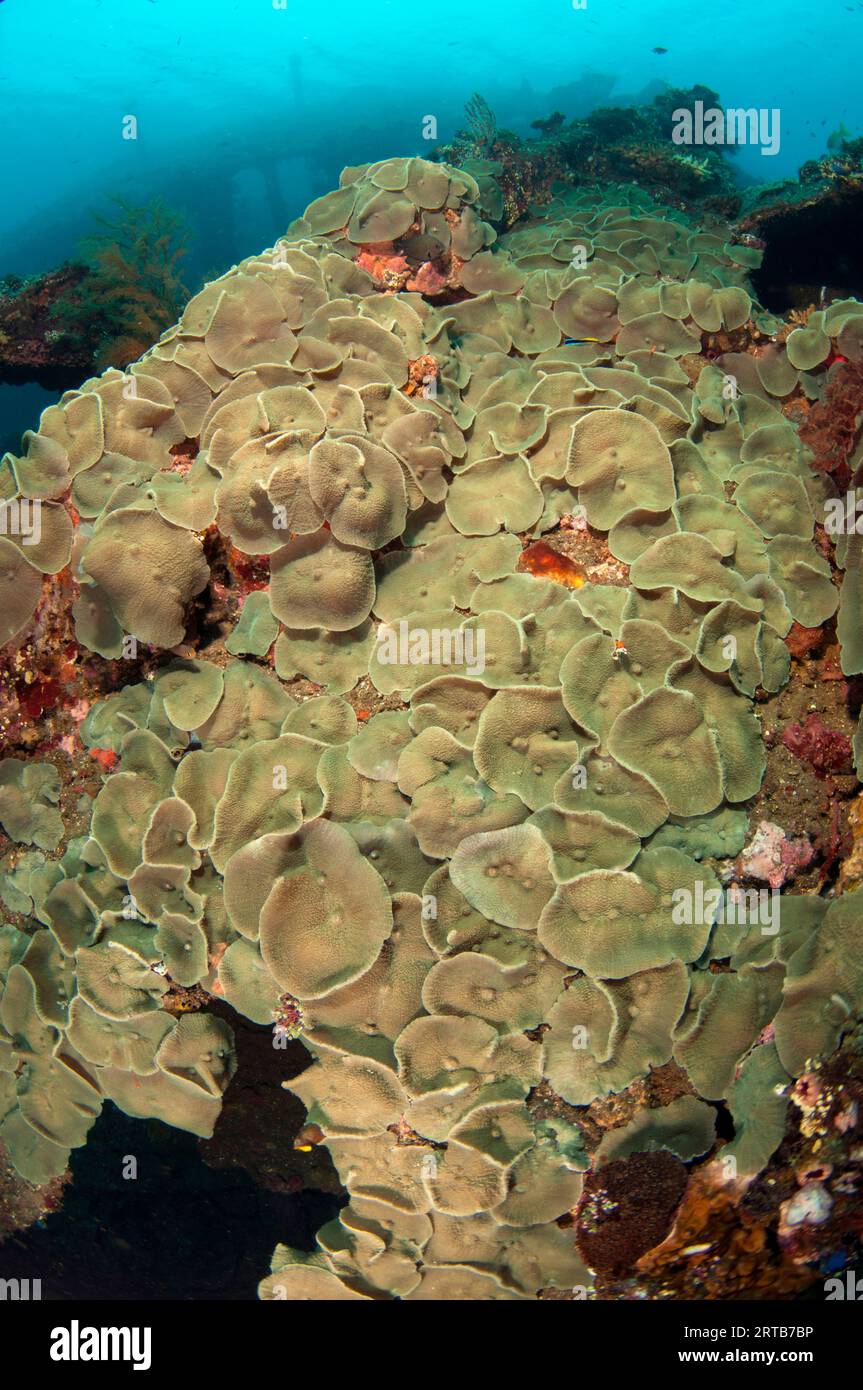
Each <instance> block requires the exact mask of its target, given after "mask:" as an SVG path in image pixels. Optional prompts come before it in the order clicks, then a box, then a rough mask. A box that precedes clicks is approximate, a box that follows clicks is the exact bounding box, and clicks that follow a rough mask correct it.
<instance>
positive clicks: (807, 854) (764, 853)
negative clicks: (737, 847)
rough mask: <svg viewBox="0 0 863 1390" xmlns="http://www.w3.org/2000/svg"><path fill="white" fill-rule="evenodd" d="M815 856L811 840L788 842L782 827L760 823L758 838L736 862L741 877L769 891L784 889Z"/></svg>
mask: <svg viewBox="0 0 863 1390" xmlns="http://www.w3.org/2000/svg"><path fill="white" fill-rule="evenodd" d="M814 853H815V851H814V849H813V847H812V845H811V844H810V842H809V840H808V839H807V838H806V837H805V836H802V837H801V838H800V839H797V840H792V839H789V838H788V836H787V835H786V833H785V831H784V830H783V829H782V826H781V825H775V824H774V823H773V822H772V821H767V820H763V821H759V823H758V827H757V829H756V831H755V835H754V837H753V839H752V841H751V843H750V844H748V845H747V846H746V848H745V849H744V850H743V852H742V854H741V855H740V857H739V859H738V860H737V870H738V873H739V874H740V875H741V877H744V878H750V879H757V880H758V881H759V882H761V883H766V884H768V885H769V887H770V888H781V887H782V885H783V884H784V883H786V882H788V880H789V879H792V878H794V877H795V875H796V874H797V872H798V870H800V869H805V868H806V866H807V865H808V864H810V863H811V861H812V856H813V854H814Z"/></svg>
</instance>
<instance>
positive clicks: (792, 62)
mask: <svg viewBox="0 0 863 1390" xmlns="http://www.w3.org/2000/svg"><path fill="white" fill-rule="evenodd" d="M576 3H577V4H580V0H576ZM657 47H661V48H665V49H667V50H668V51H667V52H666V53H655V52H653V50H654V49H655V48H657ZM861 56H863V0H818V3H817V4H813V3H811V0H758V3H754V0H731V3H725V4H721V5H710V4H706V3H705V4H701V5H696V4H691V3H683V0H650V3H644V2H643V0H587V3H586V5H585V6H584V8H576V7H575V5H574V4H573V0H530V3H524V2H523V0H435V3H434V4H430V5H425V6H424V5H417V4H408V3H398V2H397V0H374V3H372V4H370V5H363V4H361V3H358V2H357V0H0V122H2V126H0V130H2V134H0V189H2V197H0V276H2V275H4V274H8V273H10V272H14V273H17V274H25V275H26V274H33V273H38V272H41V271H43V270H46V269H48V268H50V267H52V266H55V265H57V264H58V263H59V262H60V261H62V260H64V259H66V258H68V257H71V256H73V255H74V254H75V250H76V243H77V241H78V238H79V237H80V236H81V235H82V234H83V233H85V232H87V231H88V230H90V229H91V217H90V214H91V210H93V209H97V210H98V209H102V210H105V209H106V208H107V206H108V199H109V198H110V197H111V195H114V194H119V195H121V196H125V197H126V198H127V199H129V200H130V201H132V202H134V203H143V202H145V201H147V200H148V199H149V198H151V197H153V196H155V195H160V196H162V197H163V198H165V199H166V201H167V202H169V203H170V204H171V205H172V206H174V207H177V208H179V209H181V210H182V211H183V212H184V213H185V214H186V216H187V218H188V221H189V224H190V227H191V233H192V236H191V248H190V255H189V257H188V260H187V261H186V263H185V271H186V279H187V281H188V282H189V283H190V284H194V283H195V282H196V281H197V282H199V281H200V278H201V277H202V276H209V275H214V274H217V273H221V271H222V270H224V269H225V268H226V267H227V266H228V265H230V264H232V263H233V262H235V261H237V260H239V259H240V258H241V257H243V256H245V255H248V254H250V253H251V252H253V251H254V250H256V249H258V248H260V247H263V246H266V245H271V244H272V243H273V241H274V240H275V239H276V237H277V236H278V235H280V233H281V232H282V231H283V229H284V227H285V226H286V224H287V223H288V222H289V221H290V220H291V218H292V217H294V216H296V215H297V214H298V213H299V212H301V211H302V209H303V208H304V207H305V205H306V204H307V203H308V202H309V201H310V200H311V199H312V198H313V197H316V196H317V195H319V194H320V193H323V192H325V191H326V190H327V189H329V188H331V187H333V186H334V185H335V184H336V183H337V180H338V175H339V173H340V171H341V169H342V168H343V167H344V166H345V165H347V164H355V163H361V162H364V161H368V160H372V159H377V158H380V157H382V156H385V155H391V154H407V153H427V152H428V150H429V148H430V145H429V143H428V142H426V141H424V139H423V136H422V129H423V121H424V118H425V117H427V116H429V115H434V116H435V117H436V119H437V127H438V136H439V139H440V140H441V141H443V142H446V141H448V140H450V139H451V138H452V136H453V135H454V133H455V131H456V130H457V129H458V127H459V126H460V125H461V124H463V107H464V103H465V101H466V100H467V99H468V98H469V97H470V96H471V94H472V93H473V92H476V91H479V92H481V93H482V94H483V95H484V96H485V97H486V99H487V100H488V101H489V103H490V104H491V106H492V107H493V108H494V110H495V112H496V113H497V117H498V122H499V124H500V125H501V126H503V127H505V128H508V129H511V130H514V131H516V132H518V133H521V134H523V135H527V134H530V123H531V121H533V120H536V119H537V118H541V117H544V116H547V115H549V114H550V113H551V111H552V110H554V109H560V110H562V111H563V112H564V113H565V115H567V116H568V117H570V118H572V117H575V116H579V115H584V114H586V113H587V112H588V111H590V110H591V109H592V108H593V107H594V106H596V105H600V104H609V103H626V102H630V101H638V100H645V99H649V98H650V97H651V96H652V95H653V94H654V93H656V92H658V91H660V90H661V88H662V85H663V84H670V85H675V86H690V85H691V84H693V83H696V82H700V83H703V84H705V85H707V86H709V87H712V88H713V89H715V90H716V91H718V93H719V95H720V97H721V99H722V102H723V104H725V105H734V106H738V105H739V106H744V107H751V106H754V107H758V108H763V107H766V108H774V107H778V108H779V109H780V111H781V133H782V141H781V148H780V150H779V152H778V154H776V155H775V156H774V157H772V158H771V157H768V156H765V155H762V154H761V153H760V152H759V151H758V150H757V149H751V148H750V149H743V150H741V151H739V152H738V153H737V155H736V156H735V161H734V166H735V168H736V170H737V173H738V176H739V177H740V179H741V180H743V181H747V180H753V179H754V180H764V179H775V178H781V177H785V176H788V175H791V174H794V173H795V172H796V170H797V167H798V166H799V165H800V163H801V162H802V161H803V160H805V159H809V158H813V157H816V156H818V155H821V154H823V153H824V152H825V149H826V140H827V137H828V135H829V133H830V132H831V131H832V130H833V129H835V128H836V127H837V126H838V125H839V123H840V121H841V122H844V124H845V126H846V127H847V128H848V129H849V130H850V131H851V132H852V133H853V134H861V133H863V92H861V85H860V81H859V73H860V66H861ZM129 116H134V117H135V119H136V121H137V139H134V140H129V139H124V138H123V129H124V122H125V119H126V118H127V117H129ZM5 394H7V395H8V393H5ZM4 422H5V425H6V429H5V430H4ZM24 423H25V424H26V423H30V420H29V418H28V419H27V420H25V421H24ZM8 425H9V414H8V410H7V409H6V408H5V405H4V402H0V437H2V436H3V435H4V434H7V435H8ZM22 427H23V425H22Z"/></svg>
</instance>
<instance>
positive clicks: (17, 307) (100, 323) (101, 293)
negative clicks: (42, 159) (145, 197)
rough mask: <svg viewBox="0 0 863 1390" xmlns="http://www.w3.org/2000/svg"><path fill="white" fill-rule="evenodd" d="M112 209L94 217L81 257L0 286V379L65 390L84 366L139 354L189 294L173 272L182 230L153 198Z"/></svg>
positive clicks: (182, 247)
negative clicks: (142, 203)
mask: <svg viewBox="0 0 863 1390" xmlns="http://www.w3.org/2000/svg"><path fill="white" fill-rule="evenodd" d="M114 201H115V205H116V210H117V211H116V217H115V218H114V219H113V220H112V219H110V218H105V217H98V216H97V217H96V218H95V221H96V223H97V225H98V226H100V227H101V228H102V230H101V231H100V232H97V233H94V234H93V235H91V236H89V237H86V238H85V239H84V240H83V241H82V243H81V247H80V261H79V262H76V263H74V264H70V265H65V266H61V267H60V269H59V270H56V271H51V272H49V273H48V274H47V275H42V276H35V277H33V278H32V279H30V280H28V281H20V280H16V279H14V278H13V279H12V280H9V279H7V280H6V281H5V282H2V284H0V381H10V382H22V381H37V382H39V383H40V384H41V385H43V386H47V387H53V388H55V389H56V388H59V389H64V388H66V387H71V386H73V385H75V384H76V383H77V382H78V381H80V379H81V376H82V374H86V373H87V372H91V371H93V369H94V368H96V369H101V368H103V367H107V366H115V367H121V366H125V365H126V363H127V362H131V361H133V360H134V358H136V357H139V356H140V355H141V353H142V352H143V351H144V350H145V348H147V347H149V346H150V344H151V343H152V342H153V340H154V339H155V338H157V337H158V336H159V334H160V333H162V332H163V331H164V330H165V329H166V328H167V327H168V326H169V325H170V324H171V323H173V321H174V319H175V318H176V316H177V314H178V313H179V311H180V308H181V306H182V304H183V301H184V300H185V299H186V298H187V296H188V291H187V290H186V289H185V287H184V285H183V283H182V281H181V279H180V276H179V269H178V267H179V262H180V260H181V259H182V258H183V256H184V255H185V254H186V236H187V231H186V228H185V226H184V223H183V221H182V219H181V218H180V216H179V215H178V214H177V213H175V212H173V211H172V210H171V209H170V208H168V207H166V206H165V205H164V204H163V203H161V202H160V201H158V200H155V201H153V202H151V203H149V204H147V205H146V206H144V207H134V206H132V205H131V204H129V203H127V202H125V201H124V200H123V199H122V198H117V199H115V200H114Z"/></svg>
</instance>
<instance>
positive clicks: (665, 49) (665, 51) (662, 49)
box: [652, 48, 668, 53]
mask: <svg viewBox="0 0 863 1390" xmlns="http://www.w3.org/2000/svg"><path fill="white" fill-rule="evenodd" d="M652 52H654V53H667V52H668V49H667V48H654V49H653V50H652Z"/></svg>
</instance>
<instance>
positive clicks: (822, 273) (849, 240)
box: [752, 190, 863, 315]
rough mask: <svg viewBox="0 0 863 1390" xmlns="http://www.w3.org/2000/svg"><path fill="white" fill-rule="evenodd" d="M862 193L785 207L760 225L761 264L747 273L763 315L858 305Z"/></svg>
mask: <svg viewBox="0 0 863 1390" xmlns="http://www.w3.org/2000/svg"><path fill="white" fill-rule="evenodd" d="M861 224H863V190H860V191H857V192H854V193H848V194H845V195H844V196H840V195H838V194H837V195H835V196H832V197H829V198H823V199H821V200H819V201H818V202H816V203H811V204H809V205H806V206H800V207H788V208H786V209H785V210H784V211H783V212H780V213H778V214H777V215H776V216H774V217H771V218H770V219H769V220H768V221H766V222H765V223H764V225H763V228H762V230H761V235H762V236H763V237H764V239H765V240H766V243H767V247H766V250H765V252H764V259H763V261H762V263H761V266H760V268H759V269H758V270H755V271H753V272H752V284H753V287H754V289H755V293H756V295H757V297H758V299H759V300H760V301H761V303H762V304H763V305H764V307H765V308H766V309H769V310H770V311H771V312H772V313H774V314H783V315H784V314H787V313H788V312H789V311H790V310H791V309H805V308H806V307H807V306H808V305H810V304H819V303H821V302H822V300H833V299H847V298H849V297H854V298H856V299H863V237H861V235H860V227H861Z"/></svg>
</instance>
